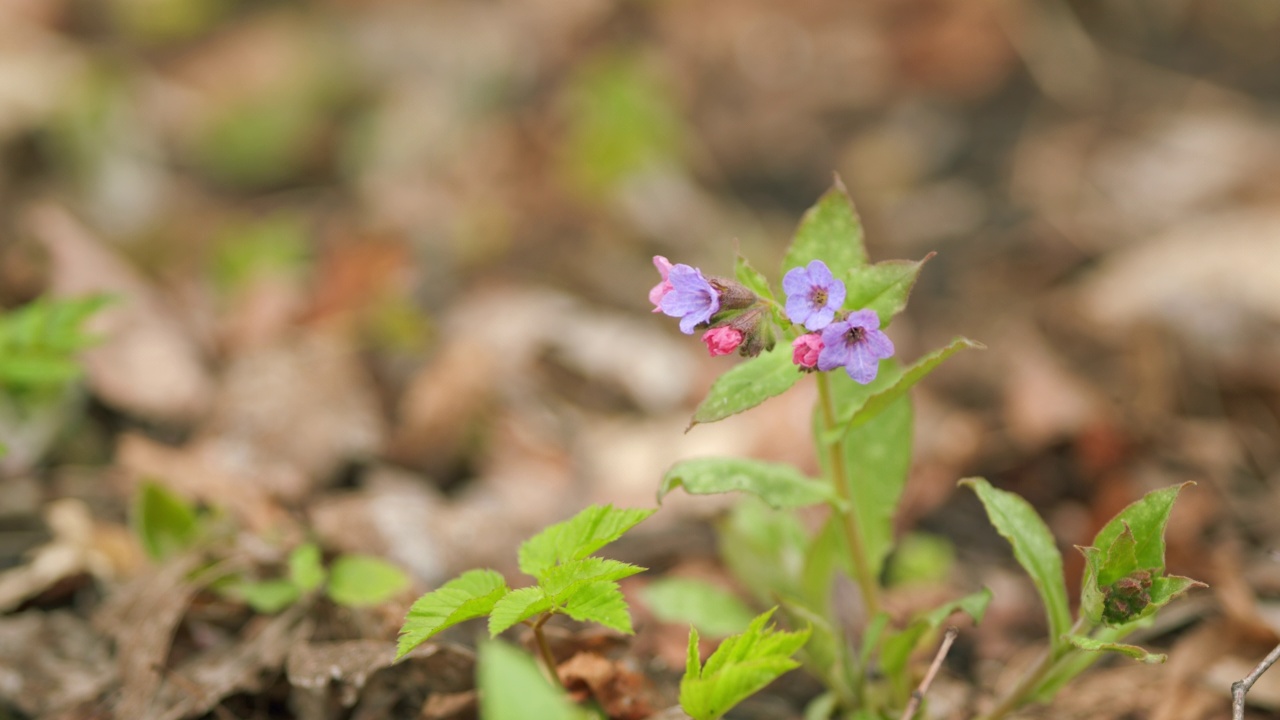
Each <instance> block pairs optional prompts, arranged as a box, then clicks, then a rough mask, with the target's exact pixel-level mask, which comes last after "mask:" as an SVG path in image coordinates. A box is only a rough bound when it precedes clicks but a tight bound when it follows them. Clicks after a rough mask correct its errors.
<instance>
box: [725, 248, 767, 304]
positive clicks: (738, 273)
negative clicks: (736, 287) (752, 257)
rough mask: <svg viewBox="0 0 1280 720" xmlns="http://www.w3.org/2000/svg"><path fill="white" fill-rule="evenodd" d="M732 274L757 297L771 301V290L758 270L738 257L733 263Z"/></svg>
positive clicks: (744, 259)
mask: <svg viewBox="0 0 1280 720" xmlns="http://www.w3.org/2000/svg"><path fill="white" fill-rule="evenodd" d="M733 274H734V277H736V278H737V279H738V282H740V283H742V284H743V285H744V286H746V288H747V289H748V290H750V291H751V292H753V293H755V294H756V295H759V296H760V297H762V298H767V299H769V300H773V299H774V297H773V289H772V288H770V287H769V280H768V279H767V278H765V276H764V275H762V274H761V273H760V271H759V270H756V269H755V268H753V267H751V263H749V262H747V259H746V258H744V257H742V256H741V255H739V256H738V258H737V260H736V261H734V263H733Z"/></svg>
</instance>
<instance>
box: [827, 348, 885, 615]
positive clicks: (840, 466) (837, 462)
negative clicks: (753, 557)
mask: <svg viewBox="0 0 1280 720" xmlns="http://www.w3.org/2000/svg"><path fill="white" fill-rule="evenodd" d="M816 377H817V380H818V398H819V404H820V405H821V406H822V425H823V429H824V430H825V431H826V433H831V432H833V431H834V429H835V426H836V412H835V407H834V404H833V402H832V399H831V385H830V381H829V380H827V377H826V375H824V374H822V373H816ZM825 450H826V453H827V466H828V468H829V470H830V473H831V484H832V485H834V486H835V490H836V495H837V497H839V498H840V499H841V500H842V501H844V504H845V507H847V508H848V509H847V510H842V509H840V508H833V510H834V511H835V512H837V513H839V514H840V519H841V525H842V526H843V527H844V535H845V541H846V542H847V543H848V545H849V556H850V557H851V558H852V559H853V574H854V576H855V577H854V580H856V581H857V583H858V589H859V590H860V591H861V592H862V603H863V605H865V606H866V612H867V617H874V616H875V615H876V614H877V613H879V612H880V585H879V583H877V582H876V578H875V577H874V576H873V575H872V573H871V564H870V563H869V562H868V561H867V551H866V547H865V546H864V545H863V542H862V529H861V528H860V527H858V519H857V517H855V516H854V514H853V507H854V505H853V498H852V497H850V491H849V484H848V482H847V481H846V478H845V456H844V440H843V439H842V438H839V439H836V440H835V441H833V442H829V443H826V448H825Z"/></svg>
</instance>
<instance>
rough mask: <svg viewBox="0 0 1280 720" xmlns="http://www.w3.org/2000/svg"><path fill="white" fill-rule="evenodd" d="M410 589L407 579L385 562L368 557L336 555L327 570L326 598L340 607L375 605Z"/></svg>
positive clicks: (401, 572) (407, 577)
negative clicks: (407, 588) (327, 596)
mask: <svg viewBox="0 0 1280 720" xmlns="http://www.w3.org/2000/svg"><path fill="white" fill-rule="evenodd" d="M408 586H409V576H408V575H406V574H405V572H404V571H403V570H401V569H400V568H398V567H396V566H395V565H392V564H391V563H389V562H387V561H386V560H381V559H379V558H376V557H372V556H369V555H339V556H338V558H337V559H336V560H334V561H333V565H331V566H330V567H329V584H328V585H327V586H326V587H325V591H326V592H327V593H328V595H329V598H330V599H331V600H333V601H334V602H336V603H338V604H339V605H345V606H347V607H363V606H365V605H377V604H378V603H381V602H386V601H387V600H389V599H391V596H393V595H395V594H396V593H398V592H400V591H401V590H403V589H405V588H406V587H408Z"/></svg>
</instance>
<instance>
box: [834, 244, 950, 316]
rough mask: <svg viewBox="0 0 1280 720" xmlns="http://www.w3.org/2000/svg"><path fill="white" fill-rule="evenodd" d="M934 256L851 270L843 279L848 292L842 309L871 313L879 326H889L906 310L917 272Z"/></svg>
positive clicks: (931, 254)
mask: <svg viewBox="0 0 1280 720" xmlns="http://www.w3.org/2000/svg"><path fill="white" fill-rule="evenodd" d="M933 256H934V253H929V254H928V255H926V256H925V257H924V259H923V260H919V261H912V260H886V261H884V262H878V263H876V264H874V265H865V266H863V267H858V268H854V269H853V271H852V272H850V273H849V275H848V276H847V277H846V278H845V285H846V287H847V288H848V292H847V295H846V297H845V301H844V306H845V307H847V308H852V309H854V310H861V309H864V308H865V309H868V310H874V311H875V312H876V315H879V316H880V324H881V325H882V326H888V325H889V323H890V322H892V321H893V316H894V315H897V314H898V313H900V312H902V310H903V308H905V307H906V306H907V297H908V296H909V295H911V288H913V287H915V284H916V278H917V277H919V276H920V269H921V268H922V267H924V264H925V263H926V262H928V261H929V259H930V258H932V257H933Z"/></svg>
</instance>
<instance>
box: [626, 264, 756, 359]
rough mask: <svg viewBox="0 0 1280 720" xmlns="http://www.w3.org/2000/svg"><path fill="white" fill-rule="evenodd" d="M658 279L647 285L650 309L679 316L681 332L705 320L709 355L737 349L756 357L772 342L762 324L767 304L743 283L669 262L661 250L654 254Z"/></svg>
mask: <svg viewBox="0 0 1280 720" xmlns="http://www.w3.org/2000/svg"><path fill="white" fill-rule="evenodd" d="M653 265H654V267H656V268H658V273H659V274H660V275H661V276H662V282H660V283H658V284H657V285H654V286H653V289H652V290H650V291H649V302H652V303H653V311H654V312H661V313H664V314H666V315H670V316H671V317H674V318H680V332H682V333H684V334H685V335H692V334H693V331H694V330H695V329H696V328H698V327H702V326H708V327H709V328H710V329H708V330H707V332H706V333H705V334H703V336H702V341H703V342H704V343H706V344H707V350H708V351H709V352H710V353H711V355H712V356H716V355H728V354H729V353H731V352H733V351H734V350H737V351H738V353H739V354H740V355H742V356H744V357H755V356H756V355H759V354H760V352H761V351H762V350H766V349H769V348H772V347H773V335H772V332H771V331H770V329H769V327H768V326H767V325H766V324H765V322H764V318H765V307H764V305H762V304H761V300H760V298H759V297H758V296H757V295H756V294H755V293H753V292H751V291H750V290H748V289H747V288H746V287H745V286H743V285H742V284H741V283H738V282H736V281H734V280H729V279H726V278H717V277H712V278H708V277H706V276H705V275H703V274H702V271H701V270H699V269H698V268H695V267H690V266H689V265H683V264H676V265H672V264H671V261H670V260H668V259H666V258H664V257H662V256H661V255H659V256H657V257H655V258H654V259H653Z"/></svg>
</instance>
